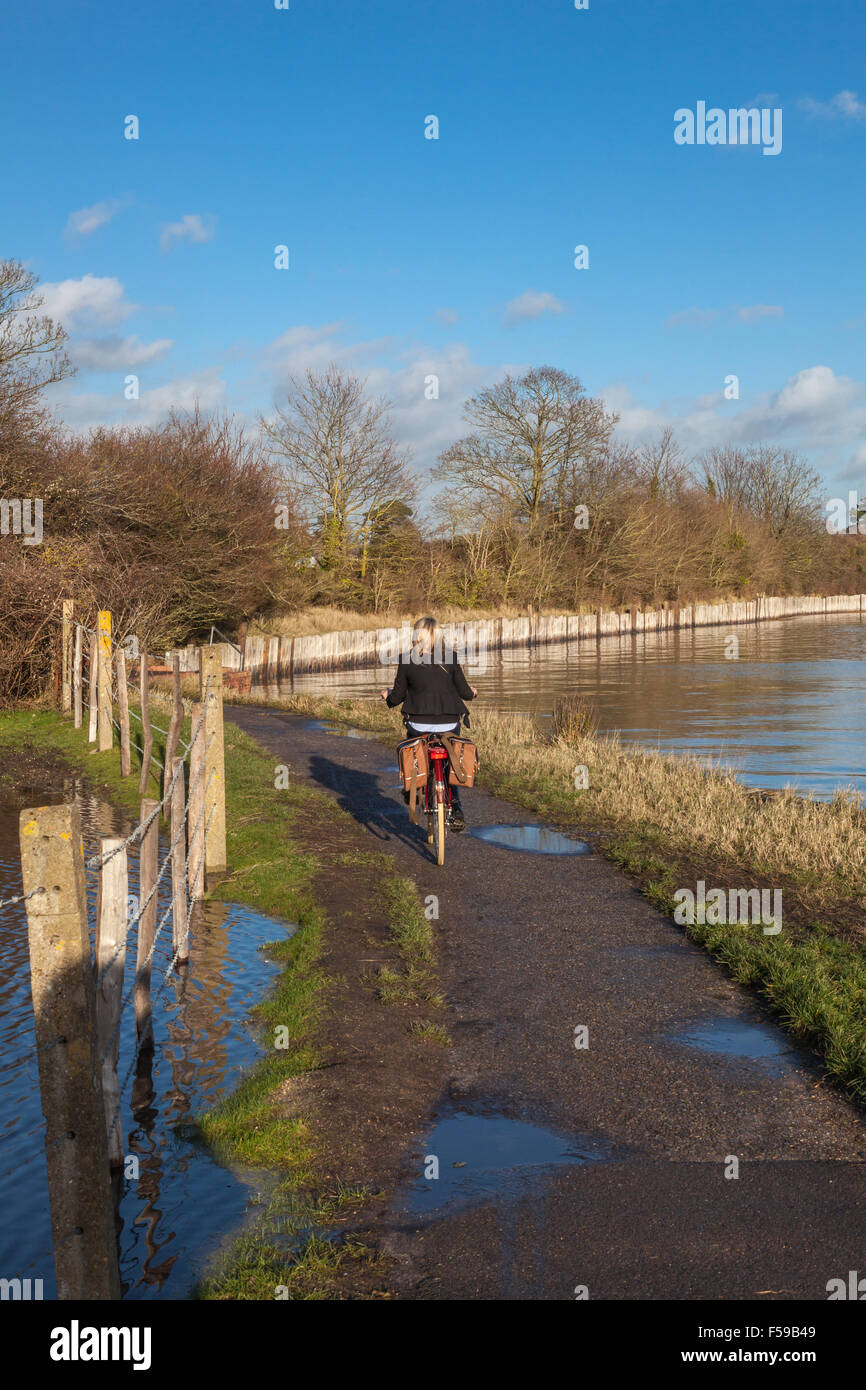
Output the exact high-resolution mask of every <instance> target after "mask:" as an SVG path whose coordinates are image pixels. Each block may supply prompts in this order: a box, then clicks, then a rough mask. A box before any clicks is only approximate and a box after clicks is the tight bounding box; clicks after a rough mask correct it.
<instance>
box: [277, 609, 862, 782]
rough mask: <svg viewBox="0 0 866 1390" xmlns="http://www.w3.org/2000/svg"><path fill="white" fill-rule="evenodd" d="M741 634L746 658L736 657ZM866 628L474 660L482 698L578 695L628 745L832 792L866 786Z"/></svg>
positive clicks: (357, 679)
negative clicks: (733, 642)
mask: <svg viewBox="0 0 866 1390" xmlns="http://www.w3.org/2000/svg"><path fill="white" fill-rule="evenodd" d="M732 635H733V636H736V638H737V641H738V645H739V655H738V657H737V658H736V659H731V658H730V657H729V656H726V654H725V653H726V650H728V651H729V650H730V645H729V644H727V642H726V639H728V638H729V637H730V636H732ZM864 656H866V625H864V624H863V623H862V622H861V621H860V619H859V618H857V617H855V616H852V615H851V614H841V613H840V614H834V615H829V616H827V617H803V618H789V619H782V620H780V621H778V622H768V623H755V624H751V625H747V624H744V625H741V626H737V627H731V628H727V627H713V628H695V629H693V630H689V631H684V632H664V633H650V634H648V635H642V636H633V637H608V638H604V639H602V641H600V642H595V641H589V642H572V643H564V644H562V645H560V646H551V647H536V648H533V649H531V650H530V651H525V650H521V651H514V652H502V653H499V652H491V653H489V654H488V665H487V667H486V669H485V670H478V669H475V668H470V669H469V675H470V679H471V680H472V682H473V684H474V685H477V686H478V689H479V694H480V696H481V699H482V700H483V701H484V703H485V704H488V705H492V706H493V707H495V708H497V709H504V710H511V711H526V712H530V713H532V714H535V715H537V716H538V717H539V718H540V719H542V720H547V719H549V718H550V716H551V712H552V710H553V705H554V702H555V700H556V699H557V697H558V696H560V695H565V694H569V693H573V692H575V691H576V692H579V693H580V694H581V695H583V696H585V697H586V698H587V699H589V700H590V701H591V702H592V703H593V704H594V705H595V707H596V709H597V711H598V716H599V729H600V730H601V731H602V732H611V731H613V730H619V731H620V733H621V737H622V738H623V740H624V741H625V742H627V743H638V744H641V745H644V746H648V747H653V748H659V749H661V750H663V751H665V752H679V753H691V754H693V755H695V756H697V757H699V758H701V759H702V760H703V761H704V762H705V764H706V765H708V766H709V765H716V766H717V765H719V764H720V763H724V764H725V765H727V766H730V767H733V768H735V769H736V770H737V771H738V772H739V773H740V775H741V776H742V778H743V781H744V782H746V783H747V784H748V785H750V786H763V787H782V786H784V785H785V784H786V783H787V782H793V783H795V784H796V785H797V786H798V788H799V789H800V790H801V791H803V792H811V793H813V794H815V795H817V796H821V797H831V796H832V795H833V792H834V790H835V788H836V787H838V786H855V787H857V788H859V789H860V790H861V791H863V792H866V660H864ZM392 669H393V668H390V667H382V666H380V667H374V668H371V669H368V670H362V671H340V672H332V673H314V674H309V675H303V676H296V677H295V678H294V680H292V681H285V682H282V683H280V684H279V685H275V684H271V685H268V686H266V687H261V689H262V691H263V692H265V691H266V692H267V695H268V698H279V697H280V696H285V695H287V694H290V693H292V692H295V693H305V692H306V693H313V694H328V695H331V696H337V697H338V698H343V697H347V698H358V699H361V698H363V699H374V698H376V696H377V695H378V692H379V690H380V689H381V688H382V686H384V685H385V684H386V683H387V681H388V680H389V679H390V676H391V674H392Z"/></svg>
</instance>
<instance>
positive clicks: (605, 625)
mask: <svg viewBox="0 0 866 1390" xmlns="http://www.w3.org/2000/svg"><path fill="white" fill-rule="evenodd" d="M826 613H859V614H861V615H863V614H866V594H829V595H826V596H822V595H805V596H803V597H787V598H769V597H765V596H762V597H761V598H757V599H750V600H748V601H747V602H746V601H740V602H736V603H696V604H689V605H686V604H683V605H680V604H678V603H671V604H666V605H665V607H664V608H647V609H639V608H637V609H634V608H632V609H622V610H617V609H599V610H598V612H595V613H561V614H554V615H552V616H549V617H542V616H540V615H538V614H529V615H527V616H526V617H523V618H488V619H482V620H480V621H475V622H465V623H443V625H442V628H443V632H444V633H445V637H446V641H447V642H448V643H450V644H451V645H452V646H454V647H455V648H456V649H457V650H458V652H460V653H461V659H465V661H466V664H467V665H468V666H472V665H474V664H475V662H474V661H473V656H474V655H477V654H479V653H482V654H483V653H484V652H486V651H501V650H505V649H507V648H514V647H531V646H546V645H547V644H549V643H554V642H582V641H588V640H590V639H592V640H597V639H599V638H602V637H631V636H633V635H635V634H639V633H646V632H665V631H678V630H681V629H685V628H695V627H732V626H734V625H736V624H740V623H755V622H767V621H769V620H771V619H773V618H792V617H798V616H801V615H807V614H813V615H814V614H826ZM409 631H410V629H409V627H408V625H404V627H403V628H402V629H401V628H377V629H376V630H375V631H369V632H364V631H352V632H325V633H320V634H318V635H317V636H312V637H247V638H246V641H245V643H244V648H243V652H240V651H238V650H237V648H236V647H232V646H231V645H230V644H229V643H228V642H223V643H222V644H215V645H221V646H222V659H223V666H224V667H225V668H227V669H229V670H233V671H249V672H250V673H251V675H252V679H253V681H255V682H257V683H258V682H261V683H263V684H265V683H271V682H273V681H277V680H279V679H280V677H282V676H290V675H297V674H300V673H303V672H308V671H339V670H343V669H346V668H348V667H363V666H367V667H369V666H378V665H391V664H394V663H395V662H396V660H397V656H396V653H397V651H398V650H399V649H400V647H401V646H403V645H405V644H406V643H407V641H408V633H409ZM198 654H199V648H198V647H194V646H190V647H180V648H178V655H179V658H180V669H181V671H197V670H198ZM464 654H465V655H464ZM173 655H174V653H173V652H172V651H168V652H166V654H165V658H166V662H168V663H169V664H170V663H171V659H172V657H173Z"/></svg>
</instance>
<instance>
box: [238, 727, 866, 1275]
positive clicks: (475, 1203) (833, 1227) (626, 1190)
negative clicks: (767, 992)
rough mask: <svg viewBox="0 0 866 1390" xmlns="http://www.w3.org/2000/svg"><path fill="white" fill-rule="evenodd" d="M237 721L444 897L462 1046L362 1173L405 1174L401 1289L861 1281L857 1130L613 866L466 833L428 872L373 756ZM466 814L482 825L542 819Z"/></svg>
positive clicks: (371, 744)
mask: <svg viewBox="0 0 866 1390" xmlns="http://www.w3.org/2000/svg"><path fill="white" fill-rule="evenodd" d="M227 716H228V717H229V718H231V719H232V720H234V721H235V722H236V723H237V724H238V725H239V726H240V727H241V728H242V729H244V730H245V731H246V732H247V733H249V734H250V735H251V736H252V737H254V738H255V739H256V740H257V741H258V742H259V743H260V744H261V745H262V746H263V747H265V748H267V749H268V750H270V751H271V752H273V753H274V755H275V757H276V758H277V759H278V760H279V761H280V762H285V763H287V764H288V765H289V766H290V767H291V768H292V769H293V771H294V772H295V773H296V774H297V775H299V776H301V777H303V778H306V779H308V780H309V781H310V782H312V783H313V784H315V785H317V786H318V787H320V788H323V789H325V790H326V791H328V792H329V793H330V794H331V795H332V796H334V798H335V799H336V800H337V801H338V802H339V803H340V805H342V806H343V807H345V808H346V809H347V810H348V811H350V812H351V814H352V815H353V817H354V818H355V819H356V821H357V822H358V824H359V826H361V827H363V830H364V832H365V837H366V841H367V843H368V844H369V847H370V848H376V849H381V850H384V851H386V852H387V853H389V854H391V855H393V857H394V859H395V860H396V862H397V864H398V866H399V868H400V870H401V872H403V873H405V874H407V875H409V876H411V877H412V878H414V880H415V882H416V884H417V886H418V889H419V892H420V893H421V895H422V897H423V898H427V897H428V895H431V894H433V895H435V896H436V899H437V900H438V920H437V923H436V926H437V944H438V951H439V974H440V980H441V985H442V989H443V991H444V993H445V995H446V998H447V1001H448V1009H447V1011H446V1018H445V1026H446V1027H447V1030H448V1032H449V1034H450V1036H451V1039H452V1041H453V1046H452V1047H451V1048H450V1049H448V1050H447V1051H443V1052H442V1053H441V1056H440V1058H439V1060H438V1061H437V1062H436V1063H435V1064H434V1063H433V1062H432V1059H431V1060H430V1062H426V1063H424V1064H423V1065H421V1066H420V1071H421V1072H422V1073H423V1076H421V1077H420V1079H419V1085H418V1087H414V1088H413V1087H411V1086H407V1087H406V1097H405V1099H406V1102H407V1103H406V1106H405V1107H403V1106H401V1104H400V1103H399V1098H398V1099H397V1100H396V1101H395V1103H394V1104H393V1105H388V1106H387V1107H386V1111H387V1114H388V1115H389V1116H390V1119H389V1121H388V1123H387V1124H386V1125H385V1127H384V1128H385V1129H387V1131H388V1133H387V1134H385V1133H384V1132H383V1133H382V1136H381V1148H382V1150H383V1153H384V1152H385V1151H387V1154H388V1162H387V1163H384V1162H383V1163H378V1164H376V1163H373V1161H372V1159H368V1161H369V1162H370V1163H371V1164H372V1166H375V1167H376V1169H377V1171H376V1180H377V1181H378V1180H381V1179H382V1176H383V1173H384V1174H385V1177H386V1180H387V1175H388V1173H393V1176H394V1178H395V1179H399V1181H397V1182H396V1190H395V1191H394V1192H393V1196H392V1198H391V1199H390V1200H389V1201H388V1202H387V1203H384V1202H383V1203H382V1204H381V1206H380V1208H379V1210H378V1211H377V1212H376V1214H375V1229H374V1230H373V1231H372V1233H371V1232H369V1231H366V1232H365V1234H367V1235H370V1234H372V1236H373V1238H374V1239H375V1240H376V1241H377V1243H378V1244H379V1246H380V1248H381V1249H382V1250H383V1251H385V1252H386V1253H387V1254H388V1255H389V1256H390V1257H391V1261H390V1275H389V1283H390V1287H391V1290H392V1292H393V1293H395V1294H396V1295H397V1296H399V1297H402V1298H418V1299H574V1298H576V1297H581V1296H585V1295H588V1296H589V1297H590V1298H592V1299H719V1300H725V1299H741V1298H754V1297H756V1296H760V1297H761V1298H764V1299H774V1298H780V1299H819V1300H823V1299H826V1298H827V1283H828V1281H829V1280H831V1279H835V1278H847V1274H848V1271H849V1270H852V1269H854V1270H860V1271H861V1274H862V1273H866V1126H864V1122H863V1116H862V1113H861V1112H860V1111H858V1110H856V1109H855V1108H854V1107H853V1106H851V1105H849V1104H848V1103H847V1102H846V1101H845V1100H844V1099H843V1098H842V1097H841V1096H840V1095H839V1094H838V1093H837V1092H835V1091H834V1090H833V1089H832V1088H831V1087H830V1086H828V1085H827V1084H826V1083H825V1082H824V1081H823V1080H822V1079H821V1073H820V1068H819V1066H818V1064H817V1061H816V1059H815V1058H814V1057H812V1056H811V1055H810V1054H809V1053H808V1052H807V1051H804V1050H802V1049H800V1048H798V1047H796V1046H794V1045H793V1044H792V1043H791V1041H790V1039H788V1038H787V1037H786V1036H785V1034H784V1033H782V1032H781V1030H779V1029H778V1028H777V1027H776V1026H775V1025H774V1024H773V1023H772V1022H771V1021H770V1020H769V1018H768V1016H767V1015H766V1013H765V1011H764V1010H763V1009H762V1008H761V1005H760V1002H759V1001H758V1000H756V998H755V996H754V995H753V994H751V993H750V992H749V991H747V990H745V989H743V988H741V987H739V986H737V985H736V984H734V983H732V982H731V981H730V980H729V979H728V977H727V976H726V975H725V974H724V972H723V971H722V969H721V968H720V967H719V966H717V965H716V964H715V963H714V962H713V961H712V960H711V959H710V958H709V957H708V956H707V955H706V954H705V953H704V952H703V951H702V950H701V949H700V948H698V947H696V946H694V945H692V944H691V943H690V942H689V941H688V940H687V939H686V937H685V935H684V933H683V930H682V928H680V927H678V926H676V925H675V924H674V923H673V922H672V921H671V920H670V919H669V918H666V917H664V916H662V915H661V914H660V913H659V912H657V911H656V910H655V909H653V908H652V907H651V906H650V905H649V904H648V903H647V902H645V901H644V899H643V898H641V896H640V894H639V893H638V891H637V890H636V889H635V888H634V887H633V886H632V885H631V883H630V882H629V881H628V880H627V879H626V878H625V877H624V876H623V875H622V874H621V873H620V872H619V871H618V870H616V869H615V868H613V867H612V866H611V865H610V864H609V863H607V861H605V860H604V859H603V858H600V857H598V856H597V855H595V854H588V855H556V854H533V853H527V852H523V851H519V850H513V849H508V848H503V847H501V846H498V845H496V844H494V843H490V842H487V841H485V840H482V839H480V838H477V837H476V836H475V835H474V834H472V833H465V834H463V835H459V836H457V835H451V836H449V837H448V842H447V854H446V866H445V868H444V869H439V868H437V866H436V865H435V863H433V862H432V860H431V858H430V855H429V850H428V848H427V844H426V839H425V837H424V835H423V834H422V832H421V831H420V829H418V828H416V827H413V826H411V825H410V823H409V819H408V815H407V812H406V809H405V807H404V805H403V802H402V800H401V798H400V794H399V791H398V790H397V787H396V775H395V772H394V770H393V761H392V755H391V754H390V753H389V750H388V749H387V748H386V747H385V746H384V745H383V744H382V743H380V742H378V741H377V740H375V739H372V738H352V737H347V736H345V735H342V736H338V735H336V734H334V733H329V732H327V731H326V730H325V729H323V728H321V727H317V726H316V724H315V722H314V721H310V720H305V719H303V718H300V717H298V716H294V715H288V714H283V713H280V712H275V711H267V710H256V709H252V708H246V707H241V706H234V707H230V708H228V709H227ZM464 803H465V806H466V809H467V821H468V824H469V828H470V830H472V829H476V828H479V827H484V826H491V825H501V824H508V825H524V824H526V823H527V822H529V821H531V819H532V818H531V817H527V816H526V815H525V814H523V813H522V812H520V811H519V810H518V809H517V808H516V807H513V806H511V805H509V804H508V803H507V802H504V801H502V800H499V799H498V798H495V797H493V796H490V795H489V794H487V793H485V792H484V791H482V790H480V789H478V790H475V791H472V792H468V793H466V794H465V795H464ZM756 930H759V928H756ZM583 1030H585V1032H584V1031H583ZM584 1043H586V1044H588V1045H582V1044H584ZM576 1044H577V1045H576ZM431 1046H433V1044H431ZM336 1079H337V1078H336V1075H335V1081H336ZM346 1102H347V1097H346V1096H345V1095H344V1096H342V1105H343V1106H344V1107H345V1106H346ZM410 1102H411V1103H410ZM422 1102H423V1103H422ZM425 1110H426V1111H427V1113H426V1115H425V1114H424V1111H425ZM397 1155H399V1158H397V1157H396V1156H397ZM437 1168H438V1176H437V1175H436V1172H437Z"/></svg>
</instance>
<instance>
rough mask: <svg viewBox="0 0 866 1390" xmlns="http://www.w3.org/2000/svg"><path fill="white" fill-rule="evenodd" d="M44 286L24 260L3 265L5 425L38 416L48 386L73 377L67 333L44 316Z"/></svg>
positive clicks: (0, 388)
mask: <svg viewBox="0 0 866 1390" xmlns="http://www.w3.org/2000/svg"><path fill="white" fill-rule="evenodd" d="M38 283H39V282H38V279H37V277H36V276H35V275H34V274H33V273H32V271H29V270H28V269H27V268H26V267H25V266H23V265H22V264H21V262H20V261H12V260H6V261H0V425H8V424H9V423H10V422H11V421H12V420H13V419H20V418H21V417H22V416H24V415H26V414H29V413H32V412H33V411H34V410H35V409H36V408H37V406H38V401H39V396H40V394H41V392H42V391H43V390H44V388H45V387H46V386H50V385H52V384H53V383H54V382H57V381H62V380H63V379H64V377H67V376H71V375H72V373H73V367H72V364H71V363H70V361H69V358H68V357H67V356H66V353H65V351H64V348H63V344H64V342H65V341H66V336H67V335H66V333H65V332H64V330H63V328H62V327H61V326H60V324H57V323H55V322H54V320H53V319H51V318H49V317H48V315H47V314H40V313H39V310H40V309H41V307H42V305H43V303H44V300H43V299H42V297H41V295H39V294H38V293H37V291H36V286H37V284H38Z"/></svg>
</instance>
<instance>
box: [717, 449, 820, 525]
mask: <svg viewBox="0 0 866 1390" xmlns="http://www.w3.org/2000/svg"><path fill="white" fill-rule="evenodd" d="M700 466H701V470H702V483H703V486H704V488H705V489H706V491H707V492H708V493H709V494H710V496H712V497H715V498H717V500H718V501H719V502H722V503H723V504H724V505H726V506H728V507H736V508H738V509H739V510H741V511H748V512H751V513H752V515H753V516H755V517H757V518H758V520H759V521H761V522H763V524H764V525H765V526H766V527H767V528H768V530H769V531H770V534H771V535H773V536H775V537H779V536H782V535H786V534H788V533H789V532H791V531H794V530H799V529H802V528H804V527H807V528H808V527H811V526H814V525H815V524H816V522H817V521H818V520H819V519H820V511H821V501H820V489H821V478H820V475H819V474H818V473H816V472H815V470H814V468H812V466H811V464H810V463H809V462H808V461H807V460H806V459H805V458H803V456H802V455H801V454H798V453H797V452H796V451H795V450H794V449H782V448H779V447H778V446H776V445H772V444H756V445H753V446H751V447H750V448H747V449H739V448H732V447H728V448H721V449H720V448H716V449H710V450H709V452H708V453H707V454H705V455H704V457H703V458H702V459H701V461H700Z"/></svg>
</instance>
